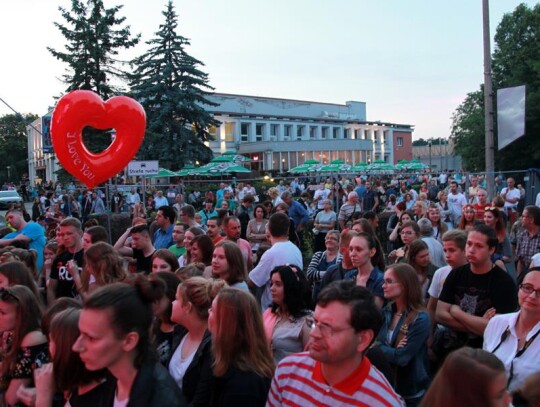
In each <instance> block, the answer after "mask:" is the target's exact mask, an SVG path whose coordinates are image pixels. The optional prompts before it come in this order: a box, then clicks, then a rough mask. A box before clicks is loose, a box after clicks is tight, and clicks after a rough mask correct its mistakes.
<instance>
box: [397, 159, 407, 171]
mask: <svg viewBox="0 0 540 407" xmlns="http://www.w3.org/2000/svg"><path fill="white" fill-rule="evenodd" d="M408 164H409V162H408V161H407V160H399V161H398V163H397V164H396V170H405V169H407V165H408Z"/></svg>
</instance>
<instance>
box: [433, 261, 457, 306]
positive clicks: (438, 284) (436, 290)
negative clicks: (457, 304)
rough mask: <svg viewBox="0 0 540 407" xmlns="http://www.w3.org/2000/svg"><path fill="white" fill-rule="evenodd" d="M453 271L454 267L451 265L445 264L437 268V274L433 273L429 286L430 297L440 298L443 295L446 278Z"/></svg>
mask: <svg viewBox="0 0 540 407" xmlns="http://www.w3.org/2000/svg"><path fill="white" fill-rule="evenodd" d="M451 271H452V267H450V266H444V267H441V268H440V269H437V271H435V274H434V275H433V279H432V280H431V285H430V286H429V290H428V294H429V296H430V297H433V298H437V299H438V298H439V296H440V295H441V292H442V289H443V286H444V282H445V280H446V277H448V274H450V272H451Z"/></svg>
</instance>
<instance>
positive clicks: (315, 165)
mask: <svg viewBox="0 0 540 407" xmlns="http://www.w3.org/2000/svg"><path fill="white" fill-rule="evenodd" d="M321 168H322V164H321V163H320V162H319V161H317V160H307V161H306V162H304V164H301V165H299V166H298V167H294V168H291V169H290V170H289V172H290V173H293V174H301V173H306V172H318V171H320V169H321Z"/></svg>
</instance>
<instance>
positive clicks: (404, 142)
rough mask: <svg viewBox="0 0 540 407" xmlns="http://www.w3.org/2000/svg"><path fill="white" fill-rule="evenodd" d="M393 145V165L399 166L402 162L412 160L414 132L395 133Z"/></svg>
mask: <svg viewBox="0 0 540 407" xmlns="http://www.w3.org/2000/svg"><path fill="white" fill-rule="evenodd" d="M393 144H394V161H393V162H392V164H397V163H398V162H399V161H401V160H407V161H410V160H412V158H413V153H412V132H404V131H394V133H393Z"/></svg>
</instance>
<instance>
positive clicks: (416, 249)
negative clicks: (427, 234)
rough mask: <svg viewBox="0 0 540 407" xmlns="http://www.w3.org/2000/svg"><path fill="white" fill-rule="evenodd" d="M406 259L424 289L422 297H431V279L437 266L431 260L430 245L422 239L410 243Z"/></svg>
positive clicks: (426, 298)
mask: <svg viewBox="0 0 540 407" xmlns="http://www.w3.org/2000/svg"><path fill="white" fill-rule="evenodd" d="M406 260H407V263H409V264H410V265H411V266H412V267H413V269H414V270H415V272H416V275H417V276H418V282H419V283H420V287H421V289H422V298H424V299H425V300H426V301H427V300H428V299H429V295H428V289H429V286H430V285H431V279H432V278H433V275H434V274H435V271H436V270H437V267H436V266H434V265H433V264H432V263H431V262H430V260H429V248H428V245H427V244H426V243H425V242H424V241H423V240H421V239H417V240H415V241H413V242H412V243H411V244H410V245H409V250H408V252H407V256H406Z"/></svg>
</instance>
